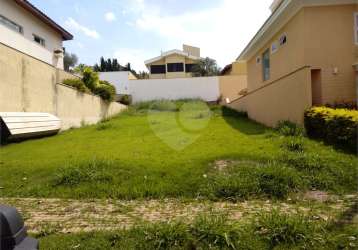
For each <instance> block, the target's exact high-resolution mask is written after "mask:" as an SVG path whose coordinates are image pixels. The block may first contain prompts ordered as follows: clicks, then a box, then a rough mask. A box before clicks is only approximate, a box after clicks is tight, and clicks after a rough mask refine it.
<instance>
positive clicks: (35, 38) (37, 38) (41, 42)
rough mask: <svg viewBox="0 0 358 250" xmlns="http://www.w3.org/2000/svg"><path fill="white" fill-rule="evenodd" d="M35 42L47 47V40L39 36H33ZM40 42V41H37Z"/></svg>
mask: <svg viewBox="0 0 358 250" xmlns="http://www.w3.org/2000/svg"><path fill="white" fill-rule="evenodd" d="M32 38H33V41H34V42H35V43H37V44H39V45H41V46H42V47H46V40H45V39H44V38H42V37H41V36H39V35H36V34H32ZM37 40H38V41H37Z"/></svg>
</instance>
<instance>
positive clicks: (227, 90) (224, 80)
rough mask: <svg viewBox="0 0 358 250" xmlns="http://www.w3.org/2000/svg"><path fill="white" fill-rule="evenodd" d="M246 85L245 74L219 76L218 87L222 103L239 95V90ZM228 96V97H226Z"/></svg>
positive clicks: (230, 100)
mask: <svg viewBox="0 0 358 250" xmlns="http://www.w3.org/2000/svg"><path fill="white" fill-rule="evenodd" d="M246 87H247V77H246V75H228V76H220V77H219V89H220V95H221V100H222V103H226V100H228V101H229V102H232V101H234V100H235V99H237V98H239V97H240V96H241V95H240V94H239V92H240V91H242V90H243V89H245V88H246ZM227 98H228V99H227Z"/></svg>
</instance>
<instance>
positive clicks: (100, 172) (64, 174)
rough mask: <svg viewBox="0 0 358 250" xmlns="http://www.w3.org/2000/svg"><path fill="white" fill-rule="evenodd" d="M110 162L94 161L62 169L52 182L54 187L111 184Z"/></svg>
mask: <svg viewBox="0 0 358 250" xmlns="http://www.w3.org/2000/svg"><path fill="white" fill-rule="evenodd" d="M110 166H111V164H110V163H109V162H108V161H103V160H92V161H85V162H80V163H77V164H75V165H70V166H66V167H63V168H60V169H59V170H58V171H57V172H56V173H55V177H54V179H53V181H52V185H53V186H55V187H56V186H77V185H80V184H81V183H91V182H100V183H103V182H111V181H112V176H111V175H109V174H108V173H107V172H108V171H106V169H107V168H109V167H110Z"/></svg>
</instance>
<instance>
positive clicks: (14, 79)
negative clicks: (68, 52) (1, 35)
mask: <svg viewBox="0 0 358 250" xmlns="http://www.w3.org/2000/svg"><path fill="white" fill-rule="evenodd" d="M0 76H1V77H0V111H1V112H46V113H51V114H53V115H56V116H58V117H59V118H60V119H61V121H62V129H68V128H70V127H79V126H81V124H82V123H86V124H93V123H96V122H98V121H100V120H101V119H103V118H105V117H110V116H113V115H115V114H117V113H119V112H120V111H122V110H123V109H125V108H126V107H125V106H124V105H121V104H118V103H107V102H105V101H102V99H101V98H99V97H98V96H94V95H90V94H84V93H80V92H78V91H77V90H75V89H73V88H71V87H68V86H64V85H62V84H59V83H60V82H61V81H62V80H63V79H66V78H75V77H76V76H73V75H71V74H68V73H66V72H64V71H62V70H59V69H56V68H54V67H53V66H51V65H48V64H46V63H43V62H41V61H39V60H37V59H34V58H32V57H30V56H27V55H25V54H22V53H20V52H18V51H16V50H13V49H11V48H9V47H7V46H4V45H2V44H0Z"/></svg>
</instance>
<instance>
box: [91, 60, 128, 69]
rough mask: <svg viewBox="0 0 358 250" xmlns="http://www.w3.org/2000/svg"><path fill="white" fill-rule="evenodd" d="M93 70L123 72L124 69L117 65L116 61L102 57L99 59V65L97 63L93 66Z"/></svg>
mask: <svg viewBox="0 0 358 250" xmlns="http://www.w3.org/2000/svg"><path fill="white" fill-rule="evenodd" d="M93 70H94V71H96V72H113V71H124V70H125V67H123V66H121V65H120V64H119V63H118V60H117V59H115V58H114V59H111V58H108V59H104V57H103V56H102V57H101V59H100V63H99V65H98V63H96V64H95V65H94V66H93Z"/></svg>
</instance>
